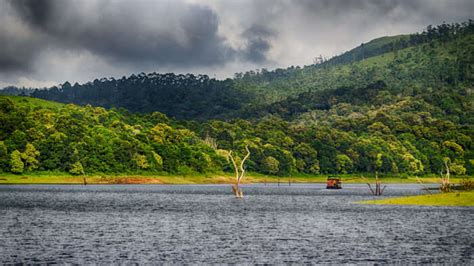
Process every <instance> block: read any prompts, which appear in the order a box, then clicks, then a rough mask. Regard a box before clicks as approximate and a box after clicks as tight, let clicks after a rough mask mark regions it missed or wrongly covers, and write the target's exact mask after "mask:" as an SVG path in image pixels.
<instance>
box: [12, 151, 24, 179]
mask: <svg viewBox="0 0 474 266" xmlns="http://www.w3.org/2000/svg"><path fill="white" fill-rule="evenodd" d="M10 158H11V159H10V167H11V168H10V169H11V171H12V173H15V174H21V173H23V170H24V167H25V164H24V163H23V161H22V160H21V153H20V152H19V151H18V150H14V151H13V152H12V154H11V157H10Z"/></svg>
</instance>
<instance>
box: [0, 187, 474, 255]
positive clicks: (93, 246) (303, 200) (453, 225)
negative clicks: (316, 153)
mask: <svg viewBox="0 0 474 266" xmlns="http://www.w3.org/2000/svg"><path fill="white" fill-rule="evenodd" d="M244 192H245V198H244V199H243V200H239V199H235V198H234V197H233V196H232V195H231V192H230V186H223V185H196V186H159V185H143V186H142V185H104V186H85V187H84V186H61V185H55V186H44V185H37V186H33V185H31V186H30V185H28V186H0V238H1V240H2V241H0V262H2V263H16V262H24V263H133V262H138V263H140V262H158V263H159V262H175V263H200V262H201V263H202V262H206V263H233V262H240V263H289V262H296V263H467V264H470V263H473V262H474V255H473V253H474V233H473V232H474V230H473V229H474V223H473V222H472V221H473V220H474V208H471V207H464V208H461V207H458V208H449V207H414V206H371V205H358V204H354V203H352V202H354V201H358V200H364V199H371V198H373V197H372V196H370V195H369V193H368V189H367V187H366V186H364V185H345V186H344V188H343V189H342V190H326V189H324V185H322V184H321V185H296V184H292V186H291V187H288V186H281V187H277V186H276V185H267V186H265V185H247V186H245V187H244ZM420 193H421V191H420V187H419V186H417V185H389V186H388V188H387V189H386V191H385V195H384V196H400V195H414V194H420Z"/></svg>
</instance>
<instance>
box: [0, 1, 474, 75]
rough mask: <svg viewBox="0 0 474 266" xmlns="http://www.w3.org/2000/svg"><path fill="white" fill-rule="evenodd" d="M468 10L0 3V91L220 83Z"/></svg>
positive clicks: (383, 4) (459, 16)
mask: <svg viewBox="0 0 474 266" xmlns="http://www.w3.org/2000/svg"><path fill="white" fill-rule="evenodd" d="M473 10H474V1H472V0H434V1H433V0H390V1H389V0H350V1H349V0H239V1H219V0H200V1H196V0H161V1H160V0H157V1H151V0H135V1H126V0H121V1H120V0H114V1H111V0H89V1H80V0H68V1H64V0H3V1H2V0H0V83H1V82H4V83H5V82H6V81H7V80H8V82H10V80H14V79H18V78H20V77H25V78H28V79H31V80H45V81H46V80H48V81H52V80H58V79H59V78H61V79H62V78H63V77H64V76H65V74H64V73H69V74H68V75H67V78H68V79H70V78H71V76H72V77H75V76H74V75H77V78H76V80H82V81H84V80H88V79H90V78H91V75H95V77H101V76H104V75H123V74H129V73H134V72H136V71H142V70H151V71H176V72H187V71H194V72H201V73H202V72H204V73H207V74H211V75H212V74H213V73H216V72H219V73H224V74H221V75H223V76H221V77H226V76H227V77H228V76H232V74H233V71H246V70H249V69H251V68H261V67H265V68H275V67H285V66H288V65H302V64H308V63H311V62H312V58H313V57H314V56H316V55H319V54H323V55H325V56H328V57H330V56H333V55H335V54H339V53H341V52H343V51H345V50H347V49H350V48H352V47H354V46H357V45H359V44H360V43H362V42H367V41H369V40H371V39H373V38H377V37H380V36H383V35H395V34H401V33H410V32H416V31H421V30H422V29H423V28H424V27H426V26H427V25H429V24H433V25H436V24H440V23H442V22H443V21H446V22H448V23H449V22H461V21H465V20H467V19H469V18H472V13H473V12H472V11H473ZM62 58H67V59H64V60H62ZM58 68H60V69H58ZM86 68H87V69H86ZM60 73H61V74H60ZM74 73H77V74H74Z"/></svg>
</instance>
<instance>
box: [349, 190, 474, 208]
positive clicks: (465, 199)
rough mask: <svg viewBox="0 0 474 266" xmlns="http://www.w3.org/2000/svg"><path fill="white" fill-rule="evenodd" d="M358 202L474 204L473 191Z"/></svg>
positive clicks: (439, 204) (441, 204) (432, 204)
mask: <svg viewBox="0 0 474 266" xmlns="http://www.w3.org/2000/svg"><path fill="white" fill-rule="evenodd" d="M358 203H361V204H389V205H424V206H474V191H469V192H451V193H440V194H431V195H421V196H410V197H400V198H388V199H381V200H367V201H361V202H358Z"/></svg>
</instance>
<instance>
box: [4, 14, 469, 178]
mask: <svg viewBox="0 0 474 266" xmlns="http://www.w3.org/2000/svg"><path fill="white" fill-rule="evenodd" d="M473 36H474V35H473V23H472V21H469V22H466V23H463V24H453V25H446V24H443V25H440V26H437V27H428V28H427V30H426V31H425V32H423V33H421V34H415V35H404V36H396V37H387V38H380V39H377V40H374V41H372V42H369V43H367V44H365V45H362V46H360V47H358V48H356V49H354V50H352V51H349V52H348V53H345V54H343V55H341V56H339V57H335V58H333V59H330V60H327V61H324V62H320V63H319V64H317V65H312V66H307V67H304V68H299V67H296V68H295V67H291V68H288V69H284V70H283V69H277V70H275V71H267V70H261V71H257V72H247V73H244V74H242V73H240V74H237V75H236V78H235V79H233V80H231V79H228V80H225V81H218V80H215V79H210V78H209V77H207V76H194V75H190V74H188V75H175V74H156V73H153V74H148V75H146V74H140V75H136V76H135V75H132V76H131V77H129V78H122V79H120V80H115V79H101V80H95V81H94V82H90V83H86V84H83V85H79V84H75V85H71V84H69V83H65V84H63V85H62V86H60V87H53V88H50V89H49V90H36V91H34V92H32V93H31V91H30V94H31V96H33V97H38V98H44V99H49V100H54V101H58V102H66V103H69V102H72V103H77V104H80V105H82V107H80V106H77V105H72V104H68V105H66V104H60V103H55V102H51V101H43V100H39V99H34V98H30V97H15V96H1V97H0V125H1V127H0V171H3V172H12V173H18V174H20V173H24V172H31V171H46V170H55V171H64V172H69V173H71V174H75V175H80V174H84V173H98V172H106V173H111V172H114V173H124V172H160V173H165V172H166V173H181V174H188V173H193V172H200V173H203V172H215V171H232V165H231V164H230V163H229V161H228V160H227V156H226V152H225V150H227V151H230V150H232V151H233V152H234V154H236V155H237V156H239V154H240V153H242V152H243V151H244V147H245V146H246V145H248V147H249V149H250V151H251V157H250V158H249V160H248V161H247V163H246V165H247V169H248V170H250V171H255V172H260V173H265V174H272V175H289V174H295V173H305V174H328V173H331V174H332V173H340V174H345V173H360V172H375V171H377V172H379V173H381V174H390V175H424V174H430V173H435V174H438V173H439V172H440V171H442V170H443V167H445V165H448V166H449V168H450V169H451V171H452V173H453V174H459V175H462V174H466V173H467V174H473V173H474V165H473V162H474V151H473V149H472V148H473V137H474V120H473V119H474V96H473V94H472V88H473V84H474V76H473V73H474V69H473V65H474V58H473V55H474V52H473V51H474V37H473ZM8 91H9V92H10V94H11V92H12V91H14V89H12V88H10V89H9V90H8ZM26 92H27V91H26ZM21 93H22V94H25V90H21ZM93 106H102V107H93ZM103 107H105V108H110V109H108V110H107V109H104V108H103ZM157 111H159V112H157ZM169 117H171V118H169ZM176 118H177V119H180V120H176ZM240 155H241V154H240Z"/></svg>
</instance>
